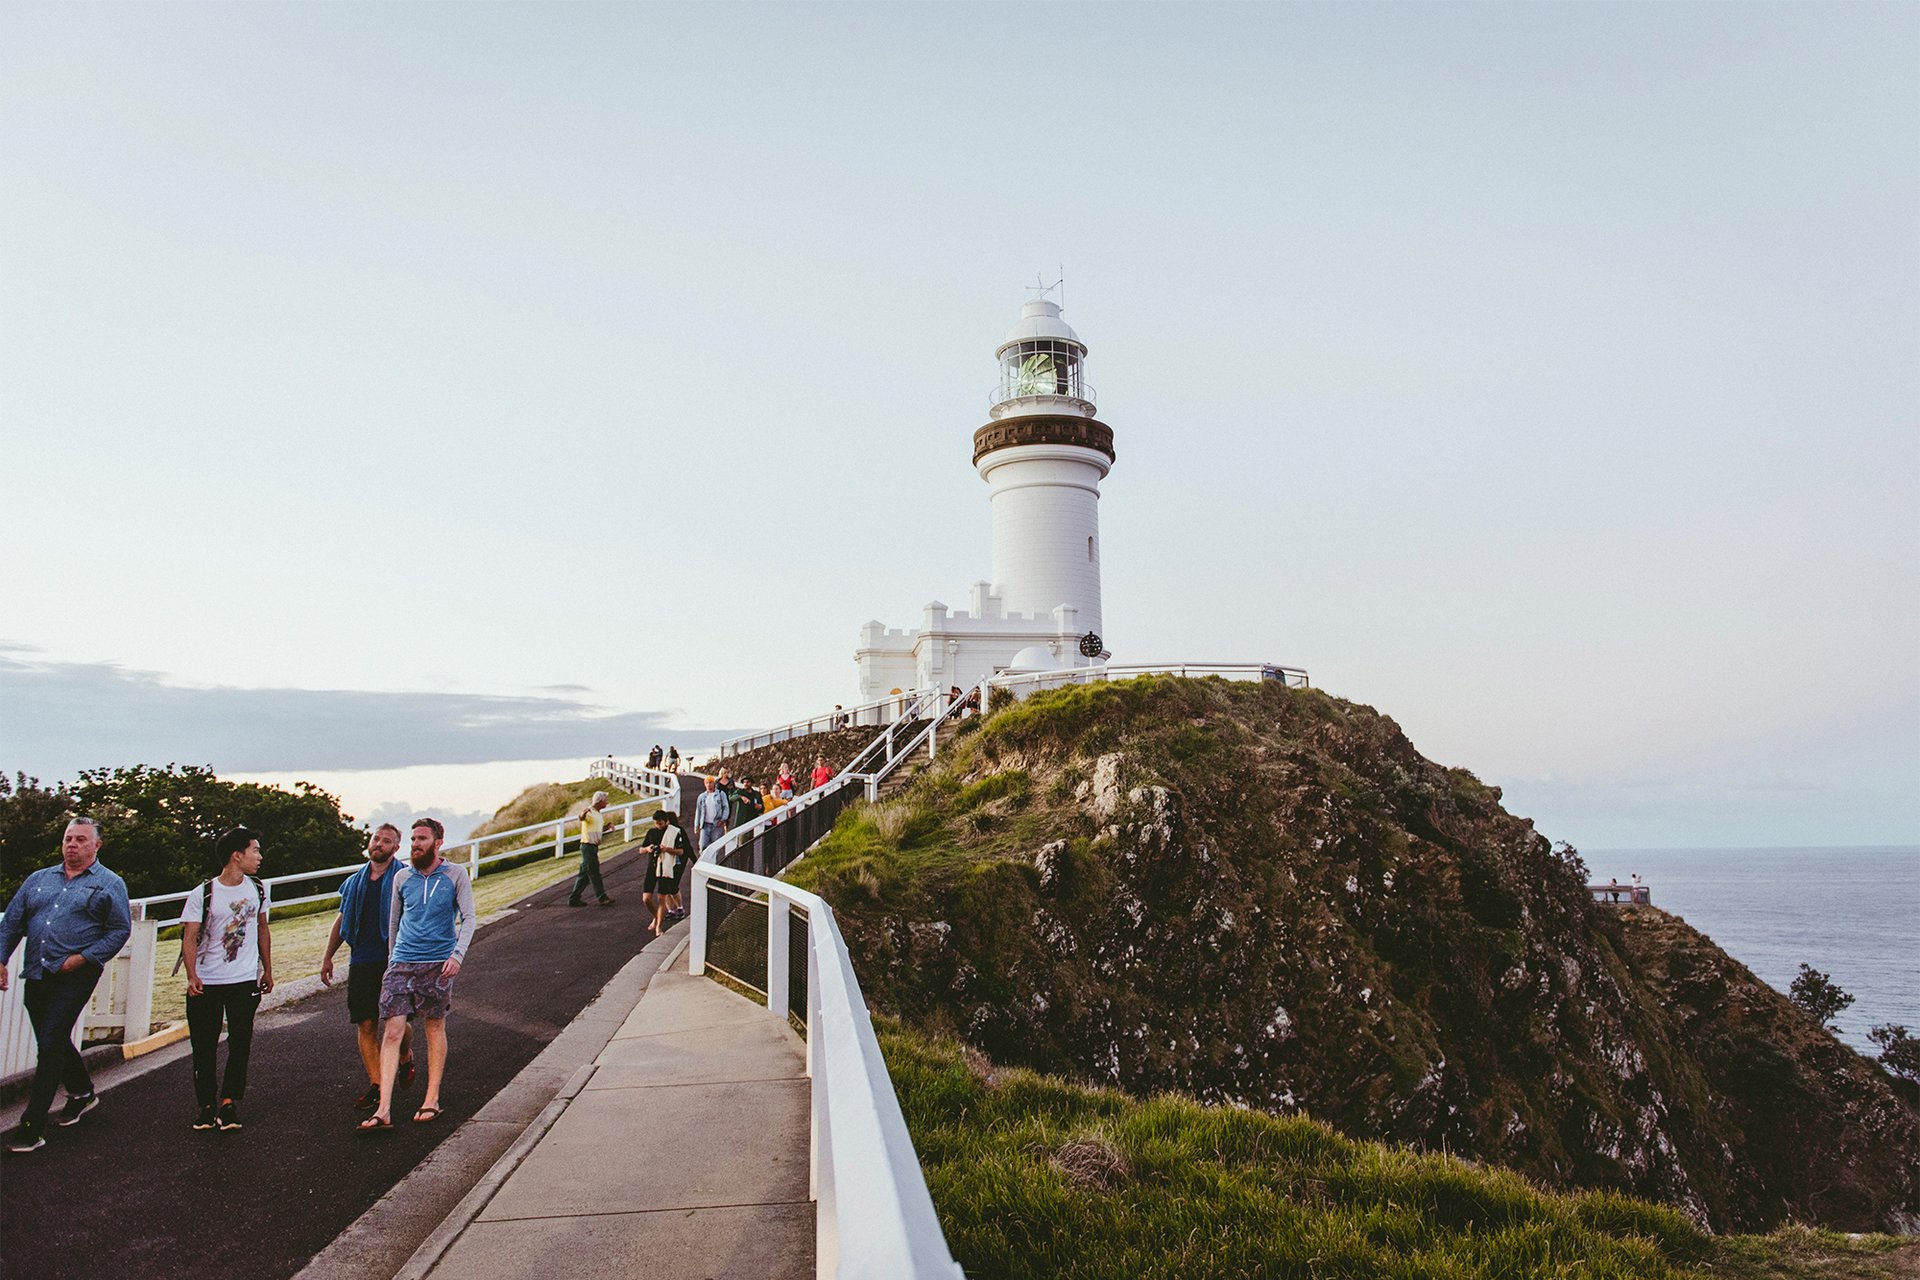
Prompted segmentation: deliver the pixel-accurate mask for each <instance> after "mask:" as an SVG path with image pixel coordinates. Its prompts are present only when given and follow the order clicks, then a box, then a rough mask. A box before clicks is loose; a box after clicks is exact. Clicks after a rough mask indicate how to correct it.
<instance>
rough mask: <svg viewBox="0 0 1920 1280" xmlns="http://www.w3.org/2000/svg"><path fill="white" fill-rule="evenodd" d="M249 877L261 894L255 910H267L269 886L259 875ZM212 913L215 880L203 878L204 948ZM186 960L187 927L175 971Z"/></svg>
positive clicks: (202, 914) (202, 916) (182, 937)
mask: <svg viewBox="0 0 1920 1280" xmlns="http://www.w3.org/2000/svg"><path fill="white" fill-rule="evenodd" d="M247 879H249V880H251V881H253V891H254V893H256V894H258V895H259V897H258V898H257V900H256V901H255V903H254V910H255V911H264V910H266V907H267V886H265V885H264V884H261V883H260V877H259V876H248V877H247ZM212 915H213V881H212V880H211V879H208V880H202V881H201V882H200V946H201V947H202V948H204V947H205V946H206V945H207V920H208V918H209V917H211V916H212ZM186 962H187V931H186V930H185V929H182V930H180V954H179V955H177V956H175V957H174V958H173V971H174V972H175V973H178V972H180V968H181V966H182V965H184V964H186Z"/></svg>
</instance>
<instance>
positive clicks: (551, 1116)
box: [393, 929, 687, 1280]
mask: <svg viewBox="0 0 1920 1280" xmlns="http://www.w3.org/2000/svg"><path fill="white" fill-rule="evenodd" d="M674 935H675V930H672V929H670V930H668V931H667V932H666V933H663V934H661V935H660V936H659V937H658V938H655V939H654V940H653V941H652V942H650V943H648V944H647V945H646V946H645V947H643V948H642V949H641V955H645V954H646V953H647V952H648V951H651V950H653V949H654V948H655V947H658V946H660V945H661V944H662V943H665V942H669V941H671V942H673V943H674V945H673V947H672V948H671V949H670V950H669V951H668V952H667V954H666V957H665V958H664V959H662V960H661V961H660V963H659V964H658V965H657V966H655V968H654V971H653V973H652V974H650V975H648V977H647V985H646V986H644V987H642V988H641V989H640V995H639V997H638V998H637V999H636V1000H634V1002H633V1007H634V1008H636V1009H637V1008H639V1006H640V1002H641V1001H642V1000H645V999H646V998H647V992H649V991H651V990H653V983H654V980H655V979H656V978H658V977H659V976H660V975H661V974H662V973H665V972H666V971H667V970H669V969H671V968H673V963H674V961H676V960H678V959H679V958H680V953H681V952H683V951H685V950H686V949H687V936H686V931H685V930H684V929H681V930H679V936H678V937H677V938H676V937H675V936H674ZM628 1012H629V1013H631V1012H632V1009H629V1010H628ZM608 1039H609V1040H611V1039H612V1037H611V1036H610V1037H608ZM605 1047H606V1046H605V1045H602V1046H601V1048H602V1049H604V1048H605ZM599 1056H600V1055H599V1053H598V1052H596V1053H595V1054H594V1057H595V1059H598V1058H599ZM598 1070H599V1067H598V1065H596V1063H594V1062H589V1063H586V1064H585V1065H583V1066H582V1067H581V1068H580V1069H579V1070H577V1071H575V1072H574V1073H573V1075H572V1076H571V1077H570V1078H569V1079H568V1080H567V1083H566V1084H565V1085H563V1086H561V1089H560V1092H559V1093H557V1094H555V1095H554V1098H553V1101H552V1102H549V1103H548V1104H547V1105H546V1106H545V1107H543V1108H542V1109H541V1111H540V1114H539V1115H538V1116H536V1117H534V1120H533V1123H531V1124H529V1125H528V1126H527V1127H526V1129H525V1130H524V1131H522V1132H521V1134H520V1136H519V1137H518V1138H517V1139H515V1140H514V1143H513V1145H512V1146H511V1147H508V1148H507V1149H506V1151H505V1152H503V1153H502V1154H501V1156H500V1158H499V1159H498V1160H496V1161H494V1162H493V1167H492V1168H490V1169H488V1170H487V1172H486V1175H485V1176H484V1177H482V1178H481V1179H480V1181H479V1182H478V1183H476V1184H475V1185H474V1188H473V1190H471V1191H469V1192H467V1194H466V1195H465V1196H463V1197H461V1200H460V1203H459V1204H457V1205H455V1206H454V1207H453V1212H452V1213H449V1214H448V1215H447V1216H446V1218H445V1220H444V1221H442V1222H441V1223H440V1225H439V1226H437V1227H435V1228H434V1230H433V1234H432V1235H430V1236H428V1237H427V1238H426V1239H425V1240H423V1241H422V1242H421V1244H420V1247H419V1248H418V1249H415V1250H414V1251H413V1256H412V1257H410V1258H408V1259H407V1261H406V1265H405V1266H403V1267H401V1268H400V1270H398V1271H396V1272H395V1273H394V1276H393V1280H426V1277H427V1275H428V1274H429V1273H431V1272H432V1271H433V1269H434V1268H435V1267H437V1266H439V1265H440V1259H441V1258H443V1257H445V1256H446V1253H447V1250H449V1249H451V1248H453V1246H454V1242H455V1241H457V1240H459V1239H460V1237H461V1236H462V1235H464V1234H465V1233H466V1230H467V1228H468V1227H469V1226H472V1225H473V1220H474V1219H475V1218H477V1217H479V1216H480V1215H481V1213H482V1212H484V1211H485V1210H486V1207H487V1205H488V1204H489V1203H491V1202H492V1200H493V1197H494V1196H495V1195H496V1194H497V1193H498V1192H499V1190H500V1188H501V1187H503V1186H505V1185H506V1183H507V1179H508V1178H511V1177H512V1176H513V1173H514V1170H516V1169H518V1168H519V1167H520V1165H521V1163H522V1162H523V1161H525V1160H526V1158H527V1157H528V1156H530V1155H532V1154H533V1149H534V1148H535V1147H537V1146H539V1145H540V1140H541V1139H542V1138H544V1137H546V1136H547V1131H548V1130H550V1129H552V1128H553V1126H554V1124H555V1123H557V1122H558V1121H559V1119H560V1117H561V1116H562V1115H563V1114H565V1113H566V1110H567V1107H568V1106H569V1105H570V1104H571V1103H572V1102H573V1100H574V1099H575V1098H577V1097H579V1096H580V1091H581V1090H582V1089H585V1088H586V1087H587V1082H588V1081H589V1080H591V1079H593V1076H594V1073H595V1072H596V1071H598Z"/></svg>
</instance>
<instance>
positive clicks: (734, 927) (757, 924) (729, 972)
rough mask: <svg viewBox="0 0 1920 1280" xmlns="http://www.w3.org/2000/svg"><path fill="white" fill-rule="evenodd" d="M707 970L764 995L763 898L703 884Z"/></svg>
mask: <svg viewBox="0 0 1920 1280" xmlns="http://www.w3.org/2000/svg"><path fill="white" fill-rule="evenodd" d="M803 936H804V935H803ZM707 968H709V969H713V970H715V971H717V972H719V973H722V974H725V975H726V976H727V977H728V978H730V979H732V980H733V981H734V982H737V983H739V984H740V985H741V986H743V987H746V988H747V989H748V990H751V991H757V992H759V993H760V994H761V995H762V996H765V995H766V994H767V989H766V981H767V900H766V898H765V897H763V896H761V895H759V894H754V893H748V892H746V891H745V890H743V889H736V888H734V887H733V886H732V885H729V884H721V883H720V882H719V881H717V880H709V881H707Z"/></svg>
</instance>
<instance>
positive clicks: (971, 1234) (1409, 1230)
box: [879, 1020, 1920, 1280]
mask: <svg viewBox="0 0 1920 1280" xmlns="http://www.w3.org/2000/svg"><path fill="white" fill-rule="evenodd" d="M879 1031H880V1041H881V1047H882V1049H883V1050H884V1052H885V1054H886V1058H887V1067H888V1070H889V1072H890V1073H891V1074H892V1077H893V1082H894V1087H895V1090H896V1091H897V1093H898V1094H899V1097H900V1104H901V1108H902V1110H903V1111H904V1112H905V1114H906V1119H907V1126H908V1128H909V1129H910V1130H911V1132H912V1134H913V1140H914V1146H915V1148H916V1149H917V1150H918V1152H919V1154H920V1161H921V1166H922V1168H923V1169H924V1170H925V1171H926V1175H927V1183H928V1186H929V1188H930V1189H931V1191H932V1193H933V1201H934V1205H935V1207H936V1208H937V1209H938V1211H939V1214H940V1220H941V1225H942V1227H943V1228H944V1229H945V1231H946V1234H947V1241H948V1244H949V1246H950V1247H951V1248H952V1249H953V1252H954V1256H955V1257H956V1258H958V1259H959V1261H960V1263H961V1265H962V1266H963V1267H965V1268H966V1271H967V1275H968V1276H969V1277H971V1278H972V1280H987V1278H998V1277H1009V1278H1011V1277H1036V1278H1038V1277H1059V1278H1061V1280H1093V1278H1094V1277H1100V1278H1102V1280H1105V1278H1108V1277H1115V1278H1117V1277H1128V1278H1133V1277H1165V1278H1166V1280H1175V1278H1176V1277H1177V1278H1180V1280H1198V1278H1200V1277H1211V1276H1218V1277H1274V1278H1276V1280H1281V1278H1285V1277H1315V1278H1318V1277H1356V1278H1358V1277H1369V1278H1371V1277H1383V1278H1398V1280H1416V1278H1419V1280H1495V1278H1498V1280H1527V1278H1531V1277H1539V1278H1541V1280H1548V1278H1560V1277H1594V1278H1602V1277H1619V1278H1620V1280H1626V1278H1628V1277H1633V1278H1636V1280H1661V1278H1662V1277H1676V1278H1678V1277H1689V1278H1691V1277H1706V1276H1732V1277H1739V1278H1741V1280H1761V1278H1763V1277H1764V1278H1770V1277H1781V1278H1783V1280H1784V1278H1798V1277H1808V1278H1812V1277H1820V1278H1822V1280H1826V1278H1832V1280H1840V1278H1843V1277H1849V1278H1850V1277H1862V1278H1865V1277H1881V1276H1888V1277H1891V1276H1895V1275H1898V1274H1901V1272H1900V1271H1898V1270H1897V1269H1896V1268H1898V1267H1899V1266H1901V1265H1902V1261H1901V1260H1902V1259H1904V1260H1905V1264H1904V1265H1906V1266H1912V1265H1914V1264H1915V1263H1916V1262H1920V1245H1913V1244H1904V1245H1903V1244H1901V1243H1899V1242H1896V1241H1894V1240H1892V1239H1891V1238H1888V1237H1866V1238H1861V1239H1849V1238H1847V1237H1842V1236H1836V1235H1834V1234H1832V1233H1825V1232H1810V1231H1805V1230H1799V1229H1795V1230H1789V1231H1783V1232H1776V1233H1774V1234H1773V1235H1770V1236H1741V1237H1732V1238H1729V1239H1724V1240H1714V1239H1713V1238H1711V1237H1708V1236H1707V1235H1705V1234H1703V1233H1702V1232H1700V1231H1699V1230H1697V1229H1696V1228H1695V1227H1694V1226H1693V1225H1692V1224H1691V1223H1689V1222H1688V1221H1687V1220H1686V1219H1685V1218H1684V1217H1683V1216H1682V1215H1681V1214H1679V1213H1678V1212H1676V1211H1675V1210H1672V1209H1669V1208H1665V1207H1663V1206H1660V1205H1655V1204H1650V1203H1647V1202H1645V1201H1641V1200H1635V1199H1633V1198H1631V1197H1628V1196H1624V1195H1619V1194H1617V1193H1613V1192H1586V1193H1573V1194H1560V1193H1555V1192H1550V1191H1546V1190H1543V1189H1541V1188H1539V1187H1537V1186H1535V1185H1533V1184H1532V1183H1530V1182H1528V1181H1527V1180H1526V1179H1524V1178H1522V1177H1520V1176H1519V1175H1518V1174H1515V1173H1512V1172H1509V1171H1507V1170H1502V1169H1494V1168H1487V1167H1483V1166H1479V1165H1474V1164H1470V1163H1467V1162H1464V1161H1461V1160H1456V1159H1452V1158H1449V1157H1445V1156H1436V1155H1426V1154H1421V1153H1418V1152H1414V1151H1411V1150H1407V1149H1404V1148H1397V1147H1388V1146H1383V1145H1381V1144H1377V1143H1367V1142H1356V1141H1353V1140H1351V1139H1348V1138H1345V1137H1342V1136H1341V1135H1339V1134H1338V1133H1335V1132H1334V1131H1333V1130H1332V1129H1330V1128H1328V1127H1327V1126H1325V1125H1323V1124H1320V1123H1318V1122H1316V1121H1313V1120H1309V1119H1305V1118H1301V1117H1288V1118H1282V1117H1275V1116H1269V1115H1265V1114H1263V1113H1260V1112H1254V1111H1242V1110H1234V1109H1231V1108H1225V1107H1208V1106H1202V1105H1200V1104H1199V1103H1197V1102H1194V1101H1192V1100H1190V1099H1186V1098H1180V1097H1174V1096H1163V1097H1158V1098H1153V1099H1147V1100H1142V1099H1137V1098H1132V1097H1129V1096H1127V1095H1125V1094H1122V1093H1119V1092H1117V1091H1113V1090H1103V1089H1095V1088H1089V1087H1086V1086H1082V1085H1076V1084H1071V1083H1068V1082H1064V1081H1061V1080H1059V1079H1056V1078H1053V1077H1049V1076H1043V1075H1038V1074H1036V1073H1034V1072H1031V1071H1025V1070H1018V1069H1014V1070H1005V1069H997V1068H994V1067H993V1066H992V1065H991V1064H989V1063H988V1062H987V1061H986V1060H985V1059H984V1058H982V1057H980V1056H979V1055H978V1054H977V1053H974V1052H973V1051H972V1050H969V1049H967V1048H965V1047H963V1046H961V1045H959V1044H958V1043H957V1042H953V1041H946V1040H935V1039H932V1038H929V1037H926V1036H923V1035H921V1034H919V1033H916V1032H912V1031H909V1030H907V1029H905V1028H903V1027H902V1026H900V1025H899V1024H897V1023H894V1022H891V1021H886V1020H882V1021H881V1022H880V1023H879Z"/></svg>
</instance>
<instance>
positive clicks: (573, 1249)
mask: <svg viewBox="0 0 1920 1280" xmlns="http://www.w3.org/2000/svg"><path fill="white" fill-rule="evenodd" d="M671 940H672V939H671V936H670V937H669V939H666V940H663V942H662V943H656V944H655V945H656V946H661V945H665V944H666V943H667V942H670V941H671ZM810 1105H811V1104H810V1099H809V1082H808V1080H807V1076H806V1053H805V1049H804V1046H803V1045H802V1042H801V1041H800V1038H799V1037H798V1036H796V1035H795V1034H794V1033H793V1032H792V1030H790V1029H789V1028H788V1027H786V1026H785V1025H783V1024H781V1023H779V1022H776V1021H775V1020H774V1019H772V1018H770V1017H769V1016H768V1015H767V1013H766V1011H765V1010H764V1009H763V1008H761V1007H760V1006H759V1005H757V1004H754V1003H753V1002H751V1001H749V1000H747V999H745V998H744V997H741V996H738V995H735V994H734V993H732V992H731V991H728V990H726V989H725V988H723V987H721V986H719V985H718V984H716V983H714V982H712V981H711V980H709V979H707V978H694V977H690V976H688V974H687V964H686V954H685V951H684V950H680V951H679V953H678V954H677V955H676V956H674V958H673V959H672V960H671V961H670V962H669V963H668V964H667V965H666V966H664V967H662V968H661V969H660V970H659V971H658V972H657V973H655V974H654V975H653V977H652V980H651V981H650V983H649V984H648V986H647V989H646V993H645V995H644V996H642V997H641V999H640V1002H639V1003H638V1004H637V1005H636V1006H635V1007H634V1009H633V1011H632V1013H631V1014H629V1015H628V1016H627V1018H626V1020H625V1022H624V1024H623V1025H622V1026H621V1027H620V1029H619V1030H618V1031H617V1032H615V1033H614V1035H613V1038H612V1039H611V1040H610V1041H609V1042H608V1043H607V1045H606V1048H605V1049H603V1050H602V1051H601V1053H600V1055H599V1057H598V1058H597V1059H596V1060H595V1061H594V1063H593V1064H592V1066H591V1067H590V1068H587V1069H583V1070H582V1071H580V1072H579V1073H577V1074H576V1076H575V1077H574V1079H573V1080H572V1081H571V1082H570V1083H569V1085H568V1086H567V1088H566V1089H565V1090H563V1091H562V1097H561V1098H559V1099H556V1105H555V1106H554V1107H550V1108H549V1109H548V1112H547V1114H546V1115H544V1116H543V1117H542V1120H543V1121H545V1124H544V1127H543V1125H542V1123H541V1122H538V1121H537V1122H536V1123H535V1125H534V1126H533V1127H532V1128H530V1129H529V1130H528V1132H527V1134H526V1136H525V1138H524V1139H523V1141H522V1142H521V1143H520V1144H517V1145H516V1147H515V1148H514V1149H513V1150H512V1151H509V1152H508V1153H507V1154H506V1155H505V1156H503V1157H502V1158H501V1160H500V1162H499V1163H498V1164H496V1165H495V1167H494V1171H493V1173H492V1174H491V1175H489V1177H488V1178H487V1179H485V1180H483V1182H482V1183H481V1185H480V1186H479V1187H477V1188H476V1189H475V1191H474V1193H473V1194H472V1195H470V1196H468V1198H467V1200H466V1201H465V1202H463V1204H462V1205H461V1206H460V1208H459V1209H457V1210H456V1211H455V1212H454V1214H453V1215H452V1216H451V1217H450V1218H449V1219H448V1221H447V1223H445V1224H444V1225H443V1227H442V1230H441V1231H440V1232H438V1233H436V1236H435V1237H434V1238H432V1239H429V1240H428V1241H427V1242H426V1244H425V1245H423V1246H422V1248H421V1250H420V1252H419V1253H417V1254H416V1255H415V1256H414V1258H413V1260H412V1261H411V1263H410V1264H409V1265H408V1267H406V1268H404V1269H403V1270H402V1271H401V1273H400V1274H401V1275H402V1276H403V1277H416V1276H417V1277H432V1278H433V1280H495V1278H499V1280H512V1278H513V1277H522V1276H524V1277H543V1278H545V1277H586V1276H622V1277H625V1276H633V1275H646V1276H649V1277H661V1278H666V1277H676V1278H677V1277H700V1278H701V1280H722V1278H725V1280H733V1278H735V1277H739V1278H741V1280H745V1278H747V1277H751V1278H752V1280H802V1278H804V1277H809V1276H811V1275H812V1274H813V1264H814V1259H813V1244H814V1207H813V1204H812V1202H811V1201H810V1200H809V1199H808V1195H807V1160H808V1153H807V1145H808V1128H809V1125H808V1119H809V1108H810ZM402 1190H404V1188H403V1189H402Z"/></svg>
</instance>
